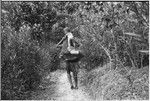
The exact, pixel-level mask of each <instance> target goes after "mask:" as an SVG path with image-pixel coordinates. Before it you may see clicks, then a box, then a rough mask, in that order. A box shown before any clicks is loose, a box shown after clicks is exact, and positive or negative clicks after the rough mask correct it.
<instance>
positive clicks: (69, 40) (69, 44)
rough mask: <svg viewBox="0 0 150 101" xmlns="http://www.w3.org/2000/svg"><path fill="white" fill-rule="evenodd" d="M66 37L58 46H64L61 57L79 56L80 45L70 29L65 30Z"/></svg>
mask: <svg viewBox="0 0 150 101" xmlns="http://www.w3.org/2000/svg"><path fill="white" fill-rule="evenodd" d="M64 32H65V34H66V35H65V36H64V37H63V38H62V40H61V41H60V42H59V43H58V44H57V46H60V44H62V45H61V46H62V50H61V53H60V57H61V56H62V55H63V53H68V52H69V53H70V54H79V50H76V49H75V48H76V44H78V43H77V42H76V41H75V38H74V36H73V34H72V33H71V32H70V30H69V28H68V27H67V28H65V29H64Z"/></svg>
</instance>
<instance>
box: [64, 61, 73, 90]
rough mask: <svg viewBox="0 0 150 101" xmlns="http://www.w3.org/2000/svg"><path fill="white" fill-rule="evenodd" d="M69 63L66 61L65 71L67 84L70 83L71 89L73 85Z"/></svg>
mask: <svg viewBox="0 0 150 101" xmlns="http://www.w3.org/2000/svg"><path fill="white" fill-rule="evenodd" d="M70 66H71V65H70V63H69V62H68V61H66V69H67V76H68V80H69V83H70V86H71V89H73V88H74V87H73V83H72V79H71V71H70V68H71V67H70Z"/></svg>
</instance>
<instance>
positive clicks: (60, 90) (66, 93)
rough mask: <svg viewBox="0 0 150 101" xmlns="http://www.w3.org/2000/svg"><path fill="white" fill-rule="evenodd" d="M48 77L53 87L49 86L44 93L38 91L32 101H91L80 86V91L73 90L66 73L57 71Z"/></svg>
mask: <svg viewBox="0 0 150 101" xmlns="http://www.w3.org/2000/svg"><path fill="white" fill-rule="evenodd" d="M51 75H52V76H51V78H50V76H48V77H47V79H49V80H50V82H53V84H52V85H50V86H48V85H47V88H46V90H44V91H40V90H39V91H38V94H34V97H33V98H32V99H38V100H55V101H89V100H90V99H89V97H88V95H87V94H86V93H85V92H84V91H83V90H82V87H80V85H79V89H78V90H71V89H70V84H69V81H68V78H67V72H66V71H60V70H58V71H56V72H54V73H52V74H51Z"/></svg>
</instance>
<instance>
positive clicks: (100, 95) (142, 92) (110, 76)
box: [80, 65, 149, 100]
mask: <svg viewBox="0 0 150 101" xmlns="http://www.w3.org/2000/svg"><path fill="white" fill-rule="evenodd" d="M123 72H126V71H125V69H121V70H120V71H119V69H118V70H110V65H105V66H104V67H102V68H97V69H94V70H92V71H90V72H87V71H86V72H82V73H83V74H82V76H81V77H80V78H81V79H80V83H81V85H82V86H84V88H85V90H86V91H87V92H88V93H89V95H90V96H91V97H92V98H94V99H103V100H118V99H119V100H125V99H131V100H148V99H149V98H148V95H149V93H148V91H149V89H148V85H149V83H148V82H149V81H148V67H144V68H143V69H139V70H135V71H134V72H132V73H131V77H130V78H131V81H130V80H129V79H128V78H127V77H126V76H125V74H122V73H123Z"/></svg>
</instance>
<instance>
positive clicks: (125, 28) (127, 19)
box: [1, 1, 149, 100]
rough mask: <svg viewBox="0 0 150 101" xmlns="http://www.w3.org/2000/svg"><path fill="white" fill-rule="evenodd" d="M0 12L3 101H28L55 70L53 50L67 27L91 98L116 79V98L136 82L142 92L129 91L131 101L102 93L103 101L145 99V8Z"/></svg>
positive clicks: (7, 8)
mask: <svg viewBox="0 0 150 101" xmlns="http://www.w3.org/2000/svg"><path fill="white" fill-rule="evenodd" d="M1 12H2V15H1V37H2V38H1V56H2V58H1V59H2V60H1V67H2V68H1V94H2V96H1V97H2V99H8V100H10V99H11V100H16V99H20V100H21V99H27V98H29V96H30V93H31V91H34V90H36V89H37V88H38V85H39V84H40V83H41V81H42V79H43V78H44V76H46V75H47V74H48V73H50V72H52V71H54V70H57V69H59V68H60V65H59V63H60V60H59V59H58V53H59V51H60V49H58V48H56V47H55V45H56V44H57V43H58V42H59V41H60V39H61V38H62V37H63V35H64V32H63V28H65V27H66V26H68V27H69V28H70V29H71V30H72V32H73V33H74V35H75V36H76V37H79V38H80V39H81V40H82V44H83V46H82V47H81V49H82V50H83V52H84V55H85V57H84V58H83V60H82V61H81V63H80V65H81V68H82V69H85V70H86V73H83V75H82V77H83V80H82V83H83V85H84V86H85V87H87V88H90V89H89V91H91V95H93V96H94V97H98V95H99V94H101V93H100V92H99V91H96V89H95V88H94V87H96V88H97V86H98V88H99V87H102V85H101V84H103V83H104V85H105V84H109V83H108V82H107V80H106V81H105V78H107V77H108V78H109V79H110V80H111V77H116V78H117V77H118V79H119V78H120V79H119V80H122V81H118V79H116V80H114V81H116V83H118V85H119V84H120V86H122V85H123V86H122V87H121V88H120V91H118V92H117V93H118V94H120V92H121V91H122V92H123V93H124V91H125V90H123V89H122V88H124V89H125V88H128V89H129V87H130V88H133V89H138V88H136V84H137V83H135V81H136V82H138V80H139V82H140V83H141V84H140V83H138V86H139V87H141V85H142V84H143V85H144V86H142V87H144V88H142V87H141V89H140V90H139V89H138V90H135V92H136V91H137V92H141V91H143V92H145V93H143V95H142V96H139V95H140V94H139V95H138V94H137V96H136V95H134V94H136V93H135V92H134V90H133V89H132V90H131V91H130V95H132V97H129V96H128V95H126V96H128V97H122V95H117V94H116V95H117V96H115V97H112V96H113V95H112V92H114V91H112V92H111V90H109V89H108V88H107V87H104V88H105V90H103V94H102V95H104V96H103V98H104V99H115V98H116V99H125V98H127V99H148V96H147V95H148V91H147V90H148V88H147V87H148V84H149V83H148V72H146V71H148V70H149V69H148V65H149V59H148V58H149V53H148V51H149V2H62V1H61V2H40V1H35V2H4V1H3V2H2V9H1ZM98 67H99V68H101V67H103V68H104V70H105V69H108V68H109V69H108V70H111V71H109V72H108V71H107V70H106V72H105V71H103V69H100V70H101V71H103V72H101V71H100V70H99V68H98ZM97 69H98V70H97ZM143 71H144V72H143ZM93 72H94V73H93ZM104 73H105V75H104ZM110 75H114V76H110ZM95 76H96V78H95ZM92 78H93V79H92ZM144 78H145V79H144ZM141 79H142V80H144V81H140V80H141ZM92 80H93V82H92ZM85 81H86V82H87V83H85ZM99 81H101V84H100V82H99ZM122 82H123V83H122ZM145 82H146V83H145ZM93 83H94V84H93ZM128 85H129V86H128ZM110 86H112V87H114V89H115V87H116V88H118V87H117V86H114V85H113V84H112V85H111V84H110ZM110 86H108V87H110ZM124 86H125V87H124ZM110 88H111V87H110ZM99 90H101V89H100V88H99ZM107 90H108V91H107ZM106 91H107V92H106ZM109 92H110V93H109ZM96 94H97V95H96ZM144 94H145V95H144ZM124 95H125V94H124Z"/></svg>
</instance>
